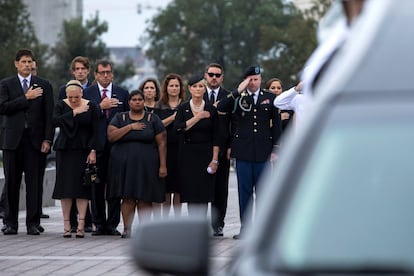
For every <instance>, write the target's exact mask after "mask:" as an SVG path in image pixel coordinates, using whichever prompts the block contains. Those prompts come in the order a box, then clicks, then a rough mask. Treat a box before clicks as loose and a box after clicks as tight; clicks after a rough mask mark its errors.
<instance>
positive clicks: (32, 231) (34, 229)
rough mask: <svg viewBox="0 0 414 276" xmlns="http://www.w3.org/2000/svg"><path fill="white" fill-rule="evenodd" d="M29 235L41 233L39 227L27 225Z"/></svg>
mask: <svg viewBox="0 0 414 276" xmlns="http://www.w3.org/2000/svg"><path fill="white" fill-rule="evenodd" d="M27 235H33V236H36V235H40V232H39V229H37V226H28V227H27Z"/></svg>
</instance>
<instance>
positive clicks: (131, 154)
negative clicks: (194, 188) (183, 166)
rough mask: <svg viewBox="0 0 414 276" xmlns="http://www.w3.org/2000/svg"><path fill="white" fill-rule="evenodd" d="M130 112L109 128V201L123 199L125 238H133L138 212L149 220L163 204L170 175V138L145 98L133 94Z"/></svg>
mask: <svg viewBox="0 0 414 276" xmlns="http://www.w3.org/2000/svg"><path fill="white" fill-rule="evenodd" d="M129 106H130V111H128V112H121V113H118V114H116V115H115V117H114V118H113V119H112V121H111V122H110V124H109V125H108V140H109V141H110V142H111V143H113V145H112V148H111V157H110V161H109V168H110V175H109V181H110V184H111V185H109V187H111V188H110V190H109V195H108V196H109V198H121V199H122V204H121V213H122V220H123V223H124V232H123V234H122V237H123V238H127V237H129V236H130V230H131V225H132V221H133V218H134V215H135V208H136V209H137V211H138V215H139V218H140V219H141V220H142V219H147V218H148V217H147V216H148V214H149V215H150V214H151V210H152V203H153V202H158V203H161V202H163V201H164V193H165V186H164V182H163V181H162V178H164V177H165V176H166V175H167V166H166V154H167V149H166V144H167V139H166V137H167V134H166V131H165V127H164V125H163V124H162V122H161V120H160V118H159V117H158V116H157V115H156V114H153V113H149V112H147V111H145V110H144V94H143V93H142V92H141V91H138V90H136V91H134V92H131V94H130V96H129Z"/></svg>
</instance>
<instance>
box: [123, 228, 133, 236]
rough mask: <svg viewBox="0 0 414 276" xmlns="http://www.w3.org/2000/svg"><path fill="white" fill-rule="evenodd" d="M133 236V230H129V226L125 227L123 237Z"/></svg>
mask: <svg viewBox="0 0 414 276" xmlns="http://www.w3.org/2000/svg"><path fill="white" fill-rule="evenodd" d="M130 237H131V232H130V231H129V228H124V232H123V233H122V235H121V238H122V239H129V238H130Z"/></svg>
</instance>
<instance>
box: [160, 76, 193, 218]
mask: <svg viewBox="0 0 414 276" xmlns="http://www.w3.org/2000/svg"><path fill="white" fill-rule="evenodd" d="M160 94H161V95H160V100H159V101H158V102H157V104H156V105H155V109H154V112H155V114H157V115H158V116H159V117H160V119H161V120H162V123H163V124H164V126H165V129H166V130H167V170H168V175H167V177H166V178H165V184H166V193H165V203H164V204H163V206H162V207H163V208H162V209H163V215H164V216H165V217H168V214H169V213H170V209H171V207H172V210H173V214H174V215H176V216H180V215H181V199H180V190H181V188H180V180H179V178H178V164H179V162H180V161H179V159H178V145H179V140H180V139H181V135H179V134H177V132H176V131H175V129H174V118H175V115H176V114H177V107H178V106H179V104H180V103H181V102H183V101H184V100H185V90H184V85H183V80H182V78H181V76H180V75H178V74H175V73H170V74H168V75H167V76H166V77H165V78H164V80H163V82H162V87H161V93H160ZM171 203H172V206H171Z"/></svg>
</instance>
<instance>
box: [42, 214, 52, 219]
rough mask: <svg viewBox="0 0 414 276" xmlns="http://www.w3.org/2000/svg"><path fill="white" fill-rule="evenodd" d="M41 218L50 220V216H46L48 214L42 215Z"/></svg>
mask: <svg viewBox="0 0 414 276" xmlns="http://www.w3.org/2000/svg"><path fill="white" fill-rule="evenodd" d="M40 218H42V219H48V218H50V216H49V215H46V214H41V215H40Z"/></svg>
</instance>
